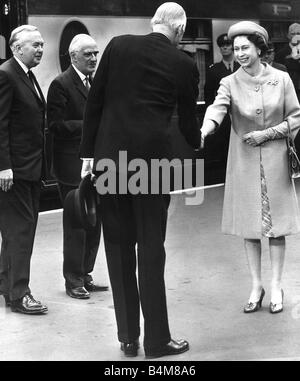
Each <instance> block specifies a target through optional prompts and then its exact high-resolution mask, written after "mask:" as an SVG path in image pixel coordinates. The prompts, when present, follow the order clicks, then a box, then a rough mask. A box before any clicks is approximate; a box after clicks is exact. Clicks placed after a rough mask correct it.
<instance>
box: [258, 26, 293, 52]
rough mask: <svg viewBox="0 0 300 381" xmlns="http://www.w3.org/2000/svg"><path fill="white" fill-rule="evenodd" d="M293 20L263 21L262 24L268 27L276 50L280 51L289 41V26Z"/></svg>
mask: <svg viewBox="0 0 300 381" xmlns="http://www.w3.org/2000/svg"><path fill="white" fill-rule="evenodd" d="M292 23H293V21H261V22H260V24H261V25H262V26H263V27H264V28H266V30H267V31H268V33H269V36H270V39H271V41H272V42H273V43H274V46H275V50H276V51H278V50H280V49H281V48H282V47H284V46H285V45H286V44H287V43H288V38H287V34H288V28H289V25H290V24H292Z"/></svg>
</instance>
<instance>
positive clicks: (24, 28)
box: [9, 25, 38, 50]
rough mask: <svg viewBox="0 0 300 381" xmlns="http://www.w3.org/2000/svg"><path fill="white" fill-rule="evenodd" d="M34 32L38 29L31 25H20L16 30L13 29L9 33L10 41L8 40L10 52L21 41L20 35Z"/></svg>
mask: <svg viewBox="0 0 300 381" xmlns="http://www.w3.org/2000/svg"><path fill="white" fill-rule="evenodd" d="M35 31H38V28H37V27H36V26H33V25H21V26H18V27H17V28H16V29H14V30H13V31H12V32H11V35H10V39H9V46H10V48H11V50H13V49H14V48H15V46H16V45H17V44H18V43H19V41H20V40H21V39H22V33H24V32H35Z"/></svg>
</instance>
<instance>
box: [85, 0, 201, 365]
mask: <svg viewBox="0 0 300 381" xmlns="http://www.w3.org/2000/svg"><path fill="white" fill-rule="evenodd" d="M185 25H186V15H185V12H184V10H183V8H182V7H181V6H180V5H178V4H176V3H164V4H163V5H161V6H160V7H159V8H158V9H157V11H156V13H155V15H154V17H153V19H152V27H153V33H151V34H148V35H145V36H135V35H124V36H119V37H115V38H113V39H112V40H111V41H110V43H109V44H108V46H107V47H106V49H105V51H104V53H103V55H102V59H101V62H100V65H99V67H98V70H97V72H96V75H95V79H94V81H93V84H92V88H91V90H90V93H89V96H88V100H87V106H86V113H85V118H84V126H83V136H82V143H81V157H82V158H87V159H88V158H91V157H93V158H94V171H95V172H96V174H97V172H98V171H97V168H99V166H98V164H99V163H100V162H101V160H104V161H107V162H110V163H115V165H116V167H117V172H118V173H117V174H119V175H120V176H121V177H122V176H125V177H126V175H130V172H128V173H126V171H125V172H123V170H122V168H121V167H122V166H123V165H124V164H125V166H126V163H123V162H119V154H120V151H125V152H126V154H127V155H128V161H129V162H131V160H138V159H140V160H142V161H143V163H146V165H147V164H148V168H149V165H150V164H151V163H152V162H153V159H163V158H165V159H171V158H172V150H171V139H170V128H171V116H172V113H173V111H174V109H175V107H176V104H177V111H178V118H179V128H180V130H181V132H182V134H183V135H184V136H185V138H186V140H187V142H188V143H189V144H190V145H191V146H193V147H194V148H196V147H199V145H200V132H199V128H198V125H197V120H196V116H195V109H196V99H197V96H198V81H199V73H198V70H197V67H196V64H195V62H194V61H193V60H192V59H191V58H190V57H189V56H187V55H186V54H185V53H183V52H181V51H179V50H178V49H177V48H176V45H177V44H178V43H179V41H180V40H181V38H182V36H183V33H184V30H185ZM104 174H105V172H104ZM98 175H99V178H98V180H99V179H100V176H101V175H103V173H98ZM144 175H145V173H144ZM98 180H97V181H98ZM148 180H149V178H148ZM150 183H151V181H150ZM151 185H152V183H151ZM128 188H129V189H128V191H127V192H126V190H125V192H124V190H121V189H119V192H118V191H117V192H116V194H115V193H114V192H111V193H110V194H105V195H102V196H101V195H100V205H101V216H102V223H103V232H104V243H105V249H106V256H107V263H108V270H109V276H110V281H111V286H112V292H113V298H114V306H115V314H116V320H117V327H118V339H119V341H120V342H121V350H123V352H124V354H125V356H136V355H137V353H138V348H139V336H140V322H139V319H140V316H139V312H140V303H141V307H142V311H143V316H144V350H145V354H146V356H147V357H160V356H164V355H175V354H179V353H183V352H185V351H187V350H188V349H189V344H188V342H187V341H185V340H179V341H175V340H172V339H171V335H170V331H169V324H168V315H167V304H166V295H165V283H164V266H165V255H166V254H165V248H164V240H165V233H166V224H167V212H168V206H169V201H170V196H169V194H162V192H161V193H160V194H153V192H152V193H151V192H149V193H148V194H142V193H138V194H134V192H132V191H131V188H130V182H129V183H128ZM97 189H98V185H97ZM98 191H99V189H98ZM101 193H102V192H101V190H100V194H101ZM136 244H137V256H138V279H139V287H138V286H137V279H136V251H135V246H136Z"/></svg>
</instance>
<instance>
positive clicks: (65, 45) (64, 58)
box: [59, 21, 89, 71]
mask: <svg viewBox="0 0 300 381" xmlns="http://www.w3.org/2000/svg"><path fill="white" fill-rule="evenodd" d="M79 33H85V34H89V32H88V30H87V28H86V27H85V25H84V24H82V23H81V22H79V21H71V22H69V24H67V25H66V26H65V28H64V30H63V32H62V35H61V39H60V45H59V62H60V68H61V71H65V70H66V69H67V68H68V67H69V65H70V57H69V52H68V49H69V45H70V42H71V41H72V39H73V37H74V36H76V34H79Z"/></svg>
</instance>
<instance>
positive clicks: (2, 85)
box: [0, 25, 47, 314]
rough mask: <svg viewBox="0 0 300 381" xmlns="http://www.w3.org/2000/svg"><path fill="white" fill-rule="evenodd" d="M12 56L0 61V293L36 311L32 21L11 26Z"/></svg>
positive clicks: (40, 125)
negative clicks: (32, 276) (31, 284)
mask: <svg viewBox="0 0 300 381" xmlns="http://www.w3.org/2000/svg"><path fill="white" fill-rule="evenodd" d="M9 44H10V47H11V50H12V52H13V57H12V58H11V59H9V60H8V61H6V62H5V63H4V64H2V65H1V66H0V230H1V235H2V246H1V256H0V293H1V294H2V295H3V296H4V298H5V301H6V305H7V306H11V310H12V311H14V312H21V313H25V314H40V313H45V312H47V307H46V306H44V305H42V304H41V303H40V302H38V301H36V300H35V299H34V298H33V296H32V295H31V291H30V288H29V274H30V259H31V254H32V248H33V242H34V236H35V230H36V224H37V218H38V210H39V196H40V180H41V168H42V157H43V144H44V143H43V139H44V121H45V100H44V97H43V94H42V91H41V89H40V87H39V85H38V83H37V80H36V78H35V76H34V74H33V73H32V72H31V70H30V69H31V68H33V67H35V66H37V65H38V64H39V63H40V61H41V58H42V55H43V45H44V41H43V39H42V36H41V34H40V33H39V31H38V30H37V28H36V27H34V26H31V25H22V26H20V27H18V28H16V29H15V30H13V31H12V34H11V37H10V41H9Z"/></svg>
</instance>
